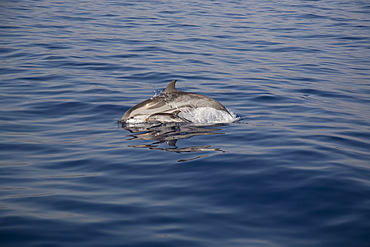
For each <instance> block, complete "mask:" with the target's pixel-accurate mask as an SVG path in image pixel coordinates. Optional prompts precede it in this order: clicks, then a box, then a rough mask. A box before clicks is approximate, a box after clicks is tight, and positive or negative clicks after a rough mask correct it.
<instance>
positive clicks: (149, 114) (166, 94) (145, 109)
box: [120, 80, 232, 123]
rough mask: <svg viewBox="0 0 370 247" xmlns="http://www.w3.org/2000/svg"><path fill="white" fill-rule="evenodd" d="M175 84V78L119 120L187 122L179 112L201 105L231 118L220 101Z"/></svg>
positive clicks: (188, 110) (185, 111)
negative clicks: (158, 93) (156, 94)
mask: <svg viewBox="0 0 370 247" xmlns="http://www.w3.org/2000/svg"><path fill="white" fill-rule="evenodd" d="M175 84H176V80H173V81H171V82H170V83H169V84H168V86H167V87H166V89H165V90H164V91H163V92H162V93H161V94H160V95H158V96H154V97H152V98H150V99H147V100H145V101H143V102H141V103H139V104H137V105H136V106H134V107H132V108H131V109H129V110H128V111H126V112H125V114H124V115H123V116H122V118H121V120H120V122H128V121H130V120H137V119H139V120H141V121H142V122H161V123H171V122H175V123H176V122H182V123H187V122H191V121H190V120H189V119H186V118H185V117H184V114H181V113H187V112H190V111H192V110H194V109H197V108H201V107H210V108H213V109H215V110H219V111H223V112H225V113H226V114H228V115H230V117H231V118H232V116H231V114H230V113H229V111H228V110H227V109H226V108H225V107H224V106H223V105H222V104H221V103H220V102H218V101H216V100H214V99H212V98H210V97H207V96H204V95H201V94H197V93H186V92H181V91H178V90H177V89H176V87H175Z"/></svg>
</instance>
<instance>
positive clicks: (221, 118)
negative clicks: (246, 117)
mask: <svg viewBox="0 0 370 247" xmlns="http://www.w3.org/2000/svg"><path fill="white" fill-rule="evenodd" d="M230 114H231V115H230ZM230 114H229V113H227V112H225V111H221V110H216V109H214V108H212V107H199V108H194V109H191V110H189V111H181V112H180V113H179V116H180V117H182V118H185V119H187V120H189V121H191V122H192V123H194V124H199V125H208V124H217V123H232V122H235V121H237V120H238V119H239V118H237V117H236V115H235V114H234V113H233V112H230Z"/></svg>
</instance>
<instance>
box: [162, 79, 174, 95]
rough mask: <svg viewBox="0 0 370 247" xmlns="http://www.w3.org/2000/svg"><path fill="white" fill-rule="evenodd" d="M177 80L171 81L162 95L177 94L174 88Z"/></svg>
mask: <svg viewBox="0 0 370 247" xmlns="http://www.w3.org/2000/svg"><path fill="white" fill-rule="evenodd" d="M176 82H177V80H173V81H171V82H170V83H169V84H168V85H167V87H166V90H164V92H163V93H174V92H177V89H176V87H175V84H176Z"/></svg>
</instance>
